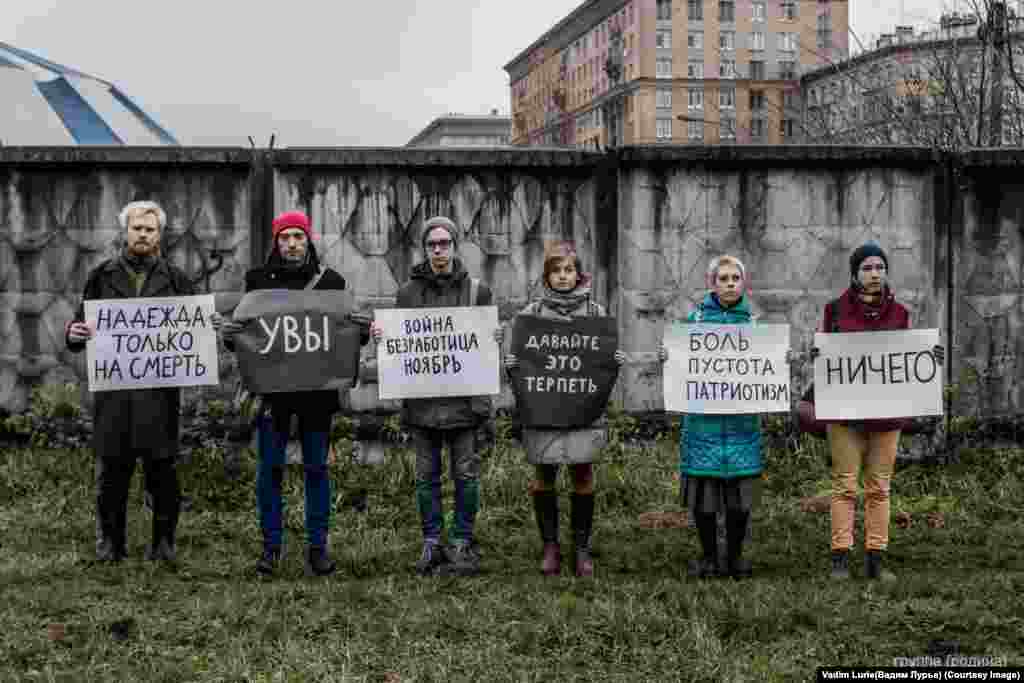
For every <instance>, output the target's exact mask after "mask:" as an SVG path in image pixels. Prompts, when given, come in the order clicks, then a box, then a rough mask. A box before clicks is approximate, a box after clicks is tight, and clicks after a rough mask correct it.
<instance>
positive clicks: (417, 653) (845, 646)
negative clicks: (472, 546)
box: [0, 441, 1024, 683]
mask: <svg viewBox="0 0 1024 683" xmlns="http://www.w3.org/2000/svg"><path fill="white" fill-rule="evenodd" d="M825 463H826V457H825V454H824V452H823V450H822V445H821V444H820V443H817V442H815V443H812V442H804V443H802V444H800V445H799V446H796V445H795V444H794V447H793V448H790V449H785V450H777V451H771V452H769V453H768V455H767V464H768V469H767V473H766V478H765V481H764V495H763V498H762V502H761V505H760V507H759V509H758V510H757V513H756V517H755V523H754V524H755V526H754V539H753V544H752V546H751V547H750V549H749V557H750V558H751V559H752V560H753V561H754V570H755V577H754V578H753V579H752V580H749V581H744V582H737V581H733V580H731V579H724V580H722V579H719V580H710V581H694V580H688V579H687V578H686V576H685V565H686V560H687V559H690V558H693V557H695V556H696V554H697V552H698V543H697V538H696V532H695V531H694V530H692V529H686V528H651V527H652V526H656V525H652V524H651V523H650V522H651V519H652V518H653V517H657V515H652V514H650V513H673V512H679V511H680V510H681V509H680V507H679V502H678V498H677V490H678V482H677V480H676V479H675V478H674V476H673V475H674V472H675V467H676V454H675V447H674V444H673V443H672V442H671V441H665V442H661V443H659V444H657V445H656V446H653V447H648V448H639V447H636V448H623V447H613V448H611V449H610V451H609V455H608V458H607V459H606V461H605V462H604V463H603V464H602V465H601V466H600V467H599V468H598V470H597V472H598V474H597V491H598V503H597V504H598V512H597V520H596V523H595V529H596V530H595V538H594V552H595V561H596V566H597V576H596V577H595V579H594V580H591V581H581V580H576V579H573V578H572V577H571V576H570V575H568V574H566V575H565V576H563V577H562V578H559V579H554V580H550V579H549V580H545V579H544V578H543V577H541V576H540V575H539V573H538V571H537V563H538V554H539V541H538V539H537V531H536V525H535V523H534V521H533V517H532V509H531V507H530V506H529V501H528V499H527V497H526V495H525V491H526V484H527V478H528V476H529V474H530V470H529V468H528V467H527V466H526V465H525V464H524V461H523V458H522V453H521V452H520V451H518V450H517V449H516V448H514V445H513V444H511V443H510V442H502V443H501V445H499V446H498V447H496V448H495V449H494V450H493V452H491V453H489V455H488V456H487V457H486V459H485V463H484V470H483V476H482V480H483V494H484V497H483V503H482V510H481V513H480V516H479V518H478V537H479V541H480V543H481V546H482V551H483V567H484V573H483V574H482V575H481V576H478V577H473V578H464V579H458V578H428V579H422V578H418V577H416V576H414V575H413V573H412V571H411V567H412V563H413V562H414V561H415V559H416V557H417V555H418V551H419V540H420V539H419V526H418V518H417V516H416V511H415V507H414V502H413V471H412V458H411V453H408V452H405V451H401V450H396V451H395V452H394V454H393V455H392V457H390V458H389V460H388V462H387V463H386V464H385V465H383V466H381V467H379V468H377V469H375V470H374V471H373V472H372V473H370V475H371V476H369V477H368V480H369V481H371V482H372V486H371V489H370V506H369V511H368V512H366V513H357V512H353V511H351V510H349V509H348V508H347V507H345V506H344V505H342V504H341V503H340V500H341V498H342V492H343V490H344V489H345V486H346V483H347V482H350V481H351V474H352V472H351V471H350V470H348V469H346V467H345V466H344V465H337V466H335V468H334V473H333V476H334V478H335V480H336V484H337V487H336V491H338V498H339V509H338V511H337V513H336V516H335V518H334V520H333V528H332V535H331V545H332V552H333V554H334V556H335V557H336V559H338V561H339V572H338V573H337V574H336V575H335V576H333V577H330V578H328V579H306V578H304V577H303V576H302V564H301V542H302V540H303V535H302V497H301V491H302V489H301V477H300V476H299V475H300V471H299V470H294V471H293V472H291V473H290V475H291V476H290V477H289V480H288V482H287V484H286V493H287V496H288V503H289V508H288V516H287V527H288V531H287V533H288V535H289V536H288V537H289V539H291V540H292V543H291V545H290V549H289V553H288V556H287V559H286V562H285V567H284V569H283V571H282V573H281V575H280V576H278V577H275V578H273V579H270V580H267V579H261V578H257V577H256V575H255V574H254V573H253V571H252V569H251V568H252V565H253V562H254V561H255V559H256V557H257V553H258V548H259V540H258V539H259V536H258V528H257V522H256V513H255V509H254V508H255V505H254V493H253V491H254V481H253V480H254V476H255V474H254V463H252V462H247V463H246V466H245V468H244V469H243V473H242V475H241V477H240V478H239V479H238V480H236V481H228V480H227V479H225V477H224V473H223V468H222V465H221V459H220V456H219V455H217V454H216V452H214V451H201V452H198V453H197V454H196V455H195V457H194V458H193V460H192V462H191V463H190V464H189V465H188V466H187V467H185V468H184V470H183V482H184V488H185V490H186V491H187V493H188V494H189V495H191V496H193V497H194V499H195V503H194V507H193V509H192V510H191V511H190V512H188V513H185V514H184V515H183V518H182V522H181V526H180V531H179V548H178V550H179V556H180V559H181V562H180V566H179V568H178V569H177V571H171V570H168V569H164V568H160V567H155V566H153V565H151V564H149V563H146V562H144V561H143V560H142V559H141V557H142V551H143V546H144V543H145V542H146V541H147V540H148V533H149V518H148V513H147V511H146V510H145V509H144V508H143V506H142V504H141V500H142V495H141V489H140V484H139V479H140V477H139V476H138V475H137V476H136V479H135V481H134V482H133V492H132V497H131V501H130V504H129V505H130V511H129V516H130V520H131V521H130V530H129V538H130V540H129V552H130V555H131V557H130V558H129V559H128V560H127V561H126V562H124V563H123V564H121V565H119V566H115V567H105V566H97V565H94V564H93V563H92V561H91V560H92V557H93V552H94V529H95V521H94V516H93V515H94V510H93V507H94V497H93V496H94V489H93V481H92V476H93V475H92V456H91V453H89V452H87V451H53V450H40V449H35V450H32V449H15V448H6V447H5V448H3V449H2V450H0V623H2V624H3V627H4V636H5V637H4V639H3V643H2V644H0V681H69V682H70V681H75V682H79V681H166V682H170V681H268V682H269V681H282V682H284V681H388V682H389V683H395V682H397V681H462V680H485V681H540V680H545V681H548V680H550V681H603V680H609V681H613V680H614V681H776V680H777V681H806V680H812V679H813V676H814V670H815V667H817V666H821V665H837V664H845V665H854V664H863V665H871V666H889V665H892V663H893V659H894V658H896V657H916V656H923V655H925V654H927V653H928V651H929V647H930V644H933V643H934V642H935V641H947V642H948V641H952V642H954V643H956V644H957V645H958V647H959V653H960V654H961V655H976V656H977V655H989V656H994V657H1000V658H1002V659H1003V660H1004V661H1005V663H1006V664H1007V665H1017V666H1020V665H1024V599H1022V597H1021V596H1022V595H1024V520H1022V516H1021V513H1022V511H1024V489H1022V484H1024V451H1021V450H1012V449H1002V450H971V451H965V452H964V453H962V457H961V462H960V463H959V464H956V465H947V466H943V467H926V466H908V467H905V468H901V469H900V470H899V471H898V474H897V476H896V478H895V481H894V484H893V491H894V498H893V514H894V516H896V515H899V518H900V520H901V524H900V525H899V526H898V525H896V524H894V525H893V529H892V539H891V543H890V552H889V553H888V558H887V559H888V564H887V566H889V567H891V568H892V569H893V570H894V571H895V572H896V573H897V574H898V576H899V579H900V580H899V581H897V582H895V583H892V584H877V583H867V582H865V581H864V580H863V579H861V578H859V576H860V574H861V553H860V552H859V551H858V552H856V553H855V555H854V557H853V558H852V560H853V562H852V563H851V564H852V566H853V569H854V573H855V576H857V577H858V578H856V579H855V580H854V581H852V582H849V583H846V584H842V585H836V584H833V583H830V582H829V580H828V579H827V575H828V566H829V565H828V535H829V531H828V528H829V517H828V514H827V512H825V513H814V512H806V511H803V510H801V505H800V501H801V499H803V498H807V497H811V496H816V495H821V494H824V493H827V491H828V478H827V477H828V472H827V469H826V464H825ZM367 474H368V473H366V472H363V473H362V475H361V476H363V478H364V479H367ZM560 486H561V490H562V492H563V495H562V509H563V523H562V531H563V540H564V541H566V543H565V544H563V545H566V544H567V541H568V514H567V513H568V495H567V493H566V491H567V488H566V482H565V481H561V482H560ZM450 501H451V488H450V484H449V485H448V486H447V488H446V506H447V507H448V509H450V507H451V505H450ZM667 517H669V518H671V517H672V516H671V515H668V516H667ZM904 527H905V528H904ZM861 531H862V530H861V528H860V517H859V516H858V532H857V533H858V539H860V538H861ZM61 630H62V631H63V633H61V632H60V631H61Z"/></svg>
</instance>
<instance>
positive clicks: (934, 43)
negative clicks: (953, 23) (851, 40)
mask: <svg viewBox="0 0 1024 683" xmlns="http://www.w3.org/2000/svg"><path fill="white" fill-rule="evenodd" d="M1009 39H1010V40H1018V41H1019V40H1021V39H1024V29H1018V30H1015V31H1011V32H1010V34H1009ZM981 42H982V41H981V39H980V38H978V36H976V35H971V36H950V37H949V38H936V39H934V40H921V41H911V42H906V43H893V44H891V45H886V46H884V47H876V48H875V49H873V50H867V51H865V52H861V53H860V54H858V55H856V56H854V57H849V58H847V59H844V60H842V61H839V62H833V63H832V64H826V65H825V66H821V67H818V68H817V69H814V70H813V71H808V72H807V73H805V74H803V75H802V76H801V77H800V81H801V82H803V81H811V80H817V79H820V78H824V77H825V76H828V75H834V74H836V73H837V72H839V73H841V72H844V71H849V70H851V69H855V68H857V67H858V66H861V65H862V64H864V63H867V62H873V61H875V60H879V59H885V58H887V57H890V56H892V54H894V53H896V52H903V51H907V50H913V51H918V50H927V49H932V48H935V47H940V46H944V45H955V44H960V45H967V46H971V45H978V44H981Z"/></svg>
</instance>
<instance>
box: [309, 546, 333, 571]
mask: <svg viewBox="0 0 1024 683" xmlns="http://www.w3.org/2000/svg"><path fill="white" fill-rule="evenodd" d="M337 568H338V565H337V564H336V563H335V562H334V560H332V559H331V556H330V555H328V554H327V548H321V547H319V546H312V545H311V546H309V547H307V548H306V576H327V575H328V574H333V573H334V570H336V569H337Z"/></svg>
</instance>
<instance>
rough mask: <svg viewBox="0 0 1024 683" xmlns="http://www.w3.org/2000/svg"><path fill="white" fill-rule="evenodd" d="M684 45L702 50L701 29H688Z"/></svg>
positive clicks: (702, 36)
mask: <svg viewBox="0 0 1024 683" xmlns="http://www.w3.org/2000/svg"><path fill="white" fill-rule="evenodd" d="M686 47H688V48H689V49H691V50H703V49H704V32H703V31H690V32H689V33H687V34H686Z"/></svg>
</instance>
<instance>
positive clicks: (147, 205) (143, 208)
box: [117, 201, 167, 230]
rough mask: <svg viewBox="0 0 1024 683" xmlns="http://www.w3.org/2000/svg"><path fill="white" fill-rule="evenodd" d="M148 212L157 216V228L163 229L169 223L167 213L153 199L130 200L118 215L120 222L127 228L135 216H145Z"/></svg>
mask: <svg viewBox="0 0 1024 683" xmlns="http://www.w3.org/2000/svg"><path fill="white" fill-rule="evenodd" d="M146 214H153V215H154V216H156V223H157V228H158V229H159V230H163V229H164V226H165V225H167V214H166V213H165V212H164V210H163V209H162V208H160V205H159V204H157V203H156V202H151V201H138V202H130V203H128V204H125V205H124V208H123V209H121V213H120V214H118V216H117V221H118V223H120V224H121V227H122V228H123V229H125V230H127V229H128V221H129V220H131V219H132V218H133V217H135V216H145V215H146Z"/></svg>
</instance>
